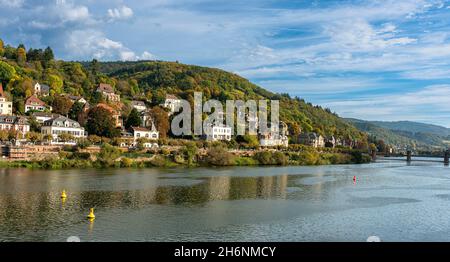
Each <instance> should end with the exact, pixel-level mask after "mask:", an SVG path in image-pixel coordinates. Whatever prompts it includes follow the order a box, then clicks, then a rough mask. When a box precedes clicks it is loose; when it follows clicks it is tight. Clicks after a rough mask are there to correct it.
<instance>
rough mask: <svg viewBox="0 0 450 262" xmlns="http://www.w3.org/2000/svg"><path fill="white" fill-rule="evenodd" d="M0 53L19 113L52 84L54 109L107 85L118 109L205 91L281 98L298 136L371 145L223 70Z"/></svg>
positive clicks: (321, 112) (306, 106)
mask: <svg viewBox="0 0 450 262" xmlns="http://www.w3.org/2000/svg"><path fill="white" fill-rule="evenodd" d="M26 50H28V51H26ZM0 52H1V53H0V81H1V82H2V83H3V86H4V89H5V91H6V95H7V96H9V97H10V98H11V100H12V101H13V112H14V113H15V114H18V115H23V114H24V113H25V112H24V101H25V99H26V98H27V97H29V96H30V95H31V94H32V93H33V86H34V83H35V82H40V83H43V84H47V85H48V86H50V96H48V97H45V98H43V100H44V102H46V103H47V104H49V105H52V106H53V105H54V103H55V97H58V96H59V95H60V94H71V95H79V96H83V97H84V98H85V99H86V100H87V101H89V102H90V103H91V104H96V103H97V102H99V101H100V99H101V97H99V95H98V93H97V92H95V90H96V87H97V85H98V84H99V83H108V84H110V85H111V86H112V87H113V88H114V91H115V92H116V93H117V94H120V96H121V98H122V102H123V104H124V106H125V107H121V105H113V106H117V108H118V109H122V108H124V109H126V107H127V105H129V102H130V101H131V100H142V101H146V102H147V103H148V105H149V106H154V105H158V104H160V103H161V102H163V101H164V99H165V96H166V94H175V95H178V96H179V97H181V98H185V99H187V100H189V101H192V100H193V93H194V92H196V91H200V92H203V95H204V99H210V98H213V99H218V100H220V101H225V100H227V99H235V100H238V99H241V100H249V99H277V100H280V118H281V120H282V121H285V122H286V123H287V124H288V126H289V129H290V133H291V134H292V135H293V136H295V135H296V134H298V133H299V131H300V130H301V131H302V132H307V131H314V132H317V133H320V134H322V135H324V136H331V135H334V136H335V137H338V138H345V139H347V138H352V139H356V140H358V141H360V142H361V143H362V144H363V145H364V144H365V143H364V142H366V141H367V137H366V135H365V134H364V133H362V132H360V131H359V130H358V129H356V128H355V127H354V126H352V125H351V124H349V123H347V122H346V121H344V120H342V119H341V118H340V117H338V116H337V115H336V114H334V113H332V112H331V111H330V110H328V109H324V108H322V107H320V106H313V105H312V104H310V103H307V102H305V101H304V100H303V99H300V98H291V97H290V96H289V95H287V94H276V93H272V92H270V91H267V90H265V89H263V88H262V87H259V86H257V85H255V84H253V83H251V82H250V81H248V80H247V79H245V78H242V77H240V76H238V75H236V74H232V73H229V72H226V71H223V70H220V69H215V68H207V67H201V66H195V65H185V64H181V63H178V62H163V61H140V62H98V61H96V60H93V61H91V62H81V63H80V62H66V61H61V60H55V59H54V56H53V51H52V50H51V48H46V49H45V50H41V49H32V48H29V49H26V48H25V46H23V45H21V46H19V47H17V48H16V47H13V46H10V45H6V46H2V47H1V50H0ZM128 108H129V107H128ZM128 113H129V110H128V111H127V110H122V116H123V117H124V119H126V118H127V116H128Z"/></svg>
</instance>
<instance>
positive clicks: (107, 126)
mask: <svg viewBox="0 0 450 262" xmlns="http://www.w3.org/2000/svg"><path fill="white" fill-rule="evenodd" d="M115 123H116V121H115V119H114V118H113V116H112V115H111V112H110V111H109V110H107V109H105V108H103V107H94V108H92V109H91V110H90V111H89V113H88V120H87V123H86V128H87V131H88V133H89V134H91V135H97V136H104V137H109V138H113V137H117V136H119V135H120V130H118V129H116V124H115Z"/></svg>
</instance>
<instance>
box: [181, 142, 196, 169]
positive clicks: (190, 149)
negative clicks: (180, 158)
mask: <svg viewBox="0 0 450 262" xmlns="http://www.w3.org/2000/svg"><path fill="white" fill-rule="evenodd" d="M183 153H184V155H185V156H186V158H187V161H188V164H189V165H192V164H193V163H194V161H195V157H196V156H197V153H198V148H197V145H196V144H195V143H194V142H189V143H187V144H186V145H185V147H184V149H183Z"/></svg>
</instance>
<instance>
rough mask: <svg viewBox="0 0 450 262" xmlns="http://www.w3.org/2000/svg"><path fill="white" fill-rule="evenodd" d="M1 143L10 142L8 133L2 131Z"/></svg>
mask: <svg viewBox="0 0 450 262" xmlns="http://www.w3.org/2000/svg"><path fill="white" fill-rule="evenodd" d="M0 141H2V142H6V141H8V131H6V130H0Z"/></svg>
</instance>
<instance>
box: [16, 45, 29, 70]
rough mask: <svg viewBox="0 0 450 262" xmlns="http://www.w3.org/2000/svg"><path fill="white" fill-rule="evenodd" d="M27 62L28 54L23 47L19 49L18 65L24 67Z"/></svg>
mask: <svg viewBox="0 0 450 262" xmlns="http://www.w3.org/2000/svg"><path fill="white" fill-rule="evenodd" d="M26 62H27V52H26V51H25V49H24V48H22V47H20V48H17V63H18V64H19V65H20V66H24V65H25V63H26Z"/></svg>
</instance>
